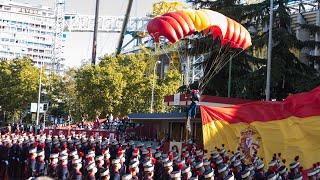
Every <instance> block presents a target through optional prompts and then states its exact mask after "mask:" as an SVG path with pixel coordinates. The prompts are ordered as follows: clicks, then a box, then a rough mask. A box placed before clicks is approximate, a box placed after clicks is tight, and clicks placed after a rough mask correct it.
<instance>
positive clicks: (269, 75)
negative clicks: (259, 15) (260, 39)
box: [266, 0, 273, 101]
mask: <svg viewBox="0 0 320 180" xmlns="http://www.w3.org/2000/svg"><path fill="white" fill-rule="evenodd" d="M272 25H273V0H270V19H269V39H268V64H267V82H266V101H270V81H271V61H272V56H271V55H272Z"/></svg>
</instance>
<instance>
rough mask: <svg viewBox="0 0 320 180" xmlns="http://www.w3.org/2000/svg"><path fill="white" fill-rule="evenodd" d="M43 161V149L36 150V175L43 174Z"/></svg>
mask: <svg viewBox="0 0 320 180" xmlns="http://www.w3.org/2000/svg"><path fill="white" fill-rule="evenodd" d="M44 171H45V162H44V151H43V150H40V151H38V157H37V176H44Z"/></svg>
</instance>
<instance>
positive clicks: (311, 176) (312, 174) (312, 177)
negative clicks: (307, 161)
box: [307, 168, 319, 180]
mask: <svg viewBox="0 0 320 180" xmlns="http://www.w3.org/2000/svg"><path fill="white" fill-rule="evenodd" d="M318 173H319V169H316V168H315V169H312V170H310V171H308V174H307V175H308V178H309V180H316V179H317V174H318Z"/></svg>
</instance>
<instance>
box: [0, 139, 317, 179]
mask: <svg viewBox="0 0 320 180" xmlns="http://www.w3.org/2000/svg"><path fill="white" fill-rule="evenodd" d="M0 144H1V146H0V152H1V153H0V159H1V166H0V179H29V178H31V179H32V178H36V177H40V176H48V177H51V178H53V179H61V180H67V179H70V180H73V179H75V180H79V179H88V180H93V179H97V180H108V179H111V180H119V179H123V180H129V179H135V180H137V179H155V180H169V179H183V180H191V179H237V180H240V179H246V180H250V179H257V180H258V179H268V180H273V179H274V180H275V179H290V180H300V179H302V174H301V171H302V170H303V167H301V166H300V163H299V157H298V156H297V157H295V158H294V157H293V158H294V160H293V161H292V163H290V166H289V167H286V166H285V165H284V163H285V162H286V160H285V159H281V154H280V153H279V154H274V157H273V160H272V161H271V162H269V163H268V164H264V163H263V159H262V158H260V157H258V156H255V157H254V158H247V157H246V156H245V155H244V154H243V153H242V150H241V148H238V149H237V150H235V151H231V150H228V149H226V148H225V147H224V144H222V145H221V147H216V148H215V149H213V150H206V149H201V148H197V145H196V144H194V145H193V146H192V148H190V149H188V148H187V146H186V147H183V148H182V152H181V153H180V154H181V155H180V156H179V152H178V150H177V149H176V148H172V149H171V150H170V151H169V152H168V153H166V154H165V153H164V152H163V147H162V146H161V145H157V146H155V144H153V143H152V142H146V143H143V142H134V141H131V140H127V139H126V138H121V139H118V140H117V139H112V140H111V139H110V137H102V136H87V135H82V134H80V133H79V134H72V135H63V134H61V135H59V136H57V135H55V136H51V135H50V134H47V135H46V134H42V135H35V134H32V133H28V134H27V133H23V134H22V133H21V134H19V133H16V134H4V135H2V136H1V138H0ZM319 170H320V163H317V164H314V168H313V169H312V170H310V171H309V172H308V174H307V176H308V177H309V179H319V177H320V173H319Z"/></svg>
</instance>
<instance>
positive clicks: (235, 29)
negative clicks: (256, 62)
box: [147, 9, 251, 50]
mask: <svg viewBox="0 0 320 180" xmlns="http://www.w3.org/2000/svg"><path fill="white" fill-rule="evenodd" d="M147 30H148V33H149V34H150V35H151V36H152V37H153V39H154V40H155V41H156V42H159V37H160V36H164V37H166V38H167V39H168V40H169V41H170V42H171V43H172V44H174V43H175V42H177V41H179V40H180V39H182V38H184V37H186V36H189V35H192V34H193V33H194V32H196V31H198V32H200V31H203V32H204V33H207V32H209V31H210V32H211V33H212V35H213V37H214V38H216V37H219V38H220V41H221V45H222V46H224V45H226V44H228V43H230V48H240V49H242V50H245V49H247V48H248V47H249V46H251V36H250V33H249V32H248V30H247V29H246V28H244V27H243V26H242V25H241V24H239V23H238V22H236V21H234V20H232V19H231V18H228V17H226V16H224V15H223V14H220V13H218V12H215V11H211V10H206V9H200V10H179V11H175V12H169V13H166V14H163V15H162V16H159V17H156V18H154V19H152V20H151V21H150V22H149V23H148V27H147Z"/></svg>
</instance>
